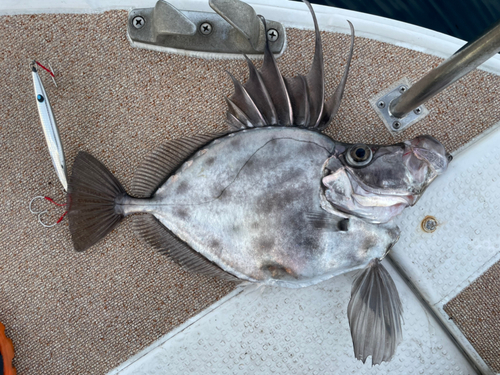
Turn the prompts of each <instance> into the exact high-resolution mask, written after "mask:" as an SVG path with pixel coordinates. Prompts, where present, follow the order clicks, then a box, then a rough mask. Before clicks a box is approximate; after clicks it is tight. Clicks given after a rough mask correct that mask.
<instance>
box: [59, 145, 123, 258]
mask: <svg viewBox="0 0 500 375" xmlns="http://www.w3.org/2000/svg"><path fill="white" fill-rule="evenodd" d="M126 194H127V193H126V192H125V189H124V188H123V187H122V185H121V184H120V182H119V181H118V180H117V179H116V178H115V177H114V176H113V175H112V174H111V172H110V171H109V170H108V169H107V168H106V167H105V166H104V165H103V164H102V163H101V162H100V161H99V160H97V159H96V158H94V157H93V156H92V155H90V154H88V153H86V152H79V153H78V155H77V156H76V159H75V163H74V164H73V172H72V174H71V178H70V181H69V186H68V203H69V213H68V218H69V230H70V232H71V237H72V239H73V244H74V246H75V250H76V251H84V250H87V249H88V248H89V247H91V246H92V245H94V244H96V243H97V242H98V241H99V240H101V239H102V238H104V237H105V236H106V235H107V234H108V233H109V232H111V231H112V230H113V228H114V227H115V226H116V225H117V224H118V223H119V222H120V221H121V220H122V219H123V217H124V215H123V214H122V213H121V212H117V211H116V210H115V200H116V198H119V197H123V196H125V195H126Z"/></svg>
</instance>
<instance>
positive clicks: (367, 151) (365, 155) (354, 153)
mask: <svg viewBox="0 0 500 375" xmlns="http://www.w3.org/2000/svg"><path fill="white" fill-rule="evenodd" d="M372 157H373V153H372V150H371V148H370V147H368V146H367V145H363V144H356V145H354V146H352V147H351V148H350V149H349V150H348V151H347V153H346V160H347V163H348V164H349V165H350V166H352V167H363V166H365V165H367V164H368V163H370V162H371V161H372Z"/></svg>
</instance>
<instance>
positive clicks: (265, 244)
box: [257, 237, 275, 251]
mask: <svg viewBox="0 0 500 375" xmlns="http://www.w3.org/2000/svg"><path fill="white" fill-rule="evenodd" d="M274 242H275V241H274V238H272V237H262V238H259V239H258V241H257V246H258V248H259V250H264V251H266V250H267V251H271V250H272V249H273V246H274Z"/></svg>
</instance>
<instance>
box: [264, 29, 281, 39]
mask: <svg viewBox="0 0 500 375" xmlns="http://www.w3.org/2000/svg"><path fill="white" fill-rule="evenodd" d="M279 37H280V34H279V33H278V30H276V29H269V30H267V39H268V40H269V41H270V42H275V41H277V40H278V38H279Z"/></svg>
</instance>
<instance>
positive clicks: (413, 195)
mask: <svg viewBox="0 0 500 375" xmlns="http://www.w3.org/2000/svg"><path fill="white" fill-rule="evenodd" d="M345 171H346V172H347V176H348V177H349V181H351V186H352V187H353V190H355V189H356V187H358V188H359V189H361V190H362V191H363V192H366V193H367V194H366V196H368V194H374V195H376V196H378V197H381V199H383V198H384V197H391V198H392V197H401V198H404V199H405V200H406V201H407V204H408V206H413V205H414V204H415V203H416V202H417V200H418V196H419V195H420V192H418V191H415V192H402V193H399V194H398V193H395V194H384V193H381V192H380V191H377V190H378V189H376V188H371V187H370V186H367V185H366V184H364V183H363V182H362V181H361V180H359V179H358V178H357V177H356V175H355V174H354V173H352V172H351V170H350V168H349V167H347V166H346V167H345ZM353 183H354V184H356V185H357V186H356V185H354V184H353Z"/></svg>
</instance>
